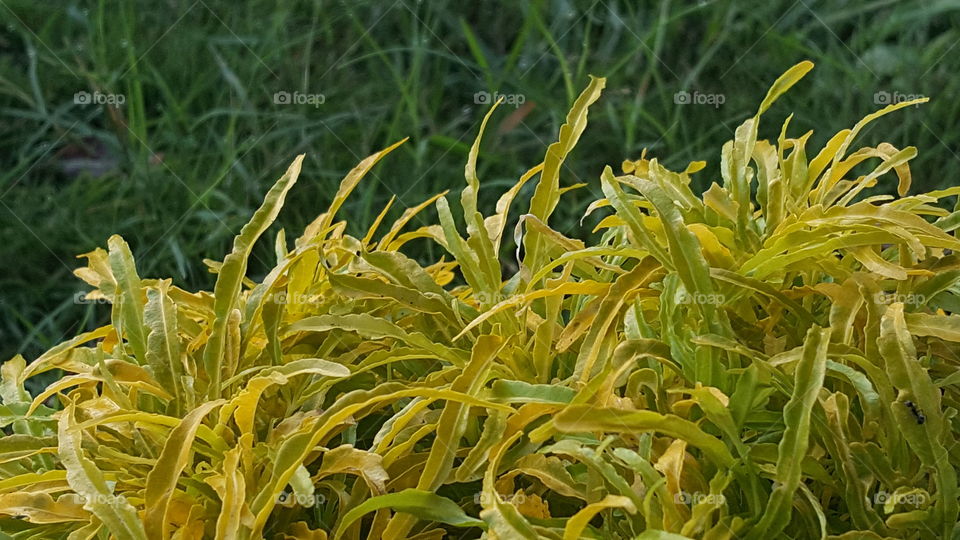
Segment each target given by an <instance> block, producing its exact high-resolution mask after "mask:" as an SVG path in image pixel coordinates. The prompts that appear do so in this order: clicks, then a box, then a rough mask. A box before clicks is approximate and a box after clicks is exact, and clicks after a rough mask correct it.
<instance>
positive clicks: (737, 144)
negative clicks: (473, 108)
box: [0, 62, 960, 539]
mask: <svg viewBox="0 0 960 540" xmlns="http://www.w3.org/2000/svg"><path fill="white" fill-rule="evenodd" d="M811 68H812V64H810V63H809V62H804V63H801V64H798V65H797V66H794V67H793V68H792V69H790V70H789V71H787V72H786V73H785V74H784V75H783V76H781V77H780V78H779V79H778V80H777V81H776V82H775V83H774V85H773V87H772V88H771V90H770V91H769V93H768V94H767V97H766V99H764V101H763V102H762V104H761V105H760V107H759V109H758V111H757V114H756V115H755V116H754V117H752V118H750V119H748V120H747V121H746V122H744V123H743V124H742V125H741V126H740V127H739V128H738V129H737V130H736V136H735V139H734V140H733V141H730V142H728V143H727V144H726V145H724V147H723V151H722V157H721V169H722V175H723V186H722V187H721V186H720V185H716V184H714V185H713V186H711V188H710V189H709V190H707V191H706V192H705V193H704V194H703V197H702V198H698V197H696V196H695V195H694V194H693V193H692V191H691V190H690V188H689V184H690V175H691V174H694V173H695V172H696V171H697V170H699V169H700V168H702V166H703V163H699V162H698V163H692V164H691V165H690V166H689V167H687V168H686V170H684V171H682V172H673V171H669V170H667V169H665V168H664V167H663V166H661V165H660V164H659V163H658V162H657V160H655V159H647V158H646V156H643V157H641V159H639V160H636V161H627V162H624V163H623V166H622V168H623V171H624V174H623V175H620V176H616V175H615V174H614V172H613V170H612V169H611V168H610V167H607V168H605V169H604V171H603V173H602V175H601V178H600V181H601V185H602V188H603V192H604V194H605V195H606V198H605V199H602V200H599V201H596V202H595V203H594V204H593V205H591V206H590V208H589V210H588V212H587V213H588V214H589V213H593V212H596V211H601V210H607V211H609V210H612V212H610V213H609V215H607V216H606V217H604V218H603V219H602V220H601V221H600V222H599V224H598V225H597V230H598V231H603V232H602V235H601V237H600V239H599V241H598V242H596V243H595V244H594V245H585V244H584V243H583V242H581V241H579V240H574V239H570V238H567V237H564V236H563V235H561V234H560V233H559V232H557V231H555V230H553V229H551V228H550V227H549V225H548V221H549V218H550V215H551V214H552V213H553V211H554V209H555V208H556V207H557V205H558V204H559V201H560V199H561V196H562V195H563V193H564V192H566V191H568V190H569V189H572V188H570V187H561V186H560V183H559V176H560V171H561V169H562V167H563V165H564V160H565V158H566V156H567V154H568V153H569V152H570V150H571V149H572V148H573V147H574V145H575V144H576V143H577V140H578V139H579V138H580V136H581V134H582V133H583V131H584V129H585V127H586V122H587V110H588V107H589V106H590V105H591V104H592V103H593V102H595V101H596V100H597V99H598V98H599V96H600V92H601V90H602V88H603V86H604V80H603V79H593V80H592V81H591V83H590V85H589V87H588V88H587V89H586V90H585V91H584V92H583V93H582V94H581V95H580V97H579V99H578V100H577V101H576V103H575V104H574V107H573V109H572V110H571V111H570V113H569V115H568V116H567V123H566V124H565V125H564V126H563V127H562V129H561V130H560V136H559V140H558V141H557V142H556V143H554V144H552V145H550V147H549V148H548V149H547V153H546V157H545V159H544V161H543V162H542V163H541V164H539V165H537V166H536V167H534V168H532V169H530V170H529V171H528V172H527V173H526V174H524V175H523V177H522V178H520V179H519V181H518V182H517V183H516V185H515V186H514V187H513V188H512V189H510V190H509V191H507V192H506V193H504V194H503V195H502V196H501V198H500V200H499V202H498V204H497V207H496V213H495V214H493V215H490V216H487V217H484V216H483V215H481V214H480V213H479V211H478V210H477V192H478V189H479V180H478V179H477V175H476V159H477V155H478V153H479V146H480V136H478V137H477V140H476V142H475V143H474V145H473V147H472V151H471V153H470V156H469V159H468V162H467V165H466V168H465V175H466V180H467V186H466V188H465V189H464V190H463V192H462V194H461V205H462V208H463V209H464V212H463V216H462V217H463V223H464V224H465V226H466V233H467V234H466V237H464V236H463V235H462V233H461V231H460V230H459V227H458V224H457V219H455V217H454V216H453V214H452V212H451V210H450V207H449V205H448V202H447V200H446V198H444V197H440V196H438V197H433V198H431V199H429V200H427V201H426V202H424V203H423V204H422V205H420V206H418V207H416V208H412V209H410V210H408V211H407V212H405V213H404V215H403V216H402V217H401V218H400V219H399V220H397V221H396V222H395V223H394V224H393V225H392V226H391V227H390V228H389V230H387V231H386V232H383V233H380V231H381V230H382V229H385V227H384V226H383V224H382V223H381V220H377V222H376V223H375V224H374V225H373V226H372V227H371V228H370V230H369V232H367V234H366V235H365V236H364V237H363V238H354V237H351V236H349V235H347V234H345V232H344V231H345V223H344V222H343V221H337V220H336V218H337V211H338V209H339V208H340V207H341V205H342V204H343V202H344V200H345V199H346V198H347V196H348V195H349V194H350V192H351V191H352V190H353V189H354V188H355V187H356V186H357V184H358V183H359V182H360V180H361V179H362V178H363V176H364V175H365V173H367V172H368V171H369V170H370V169H371V168H372V167H373V166H374V165H375V164H376V163H377V162H378V161H379V160H380V159H381V158H383V157H385V156H386V155H387V154H388V153H389V152H390V151H391V150H393V149H394V148H396V146H397V145H394V146H391V147H390V148H387V149H385V150H383V151H381V152H378V153H376V154H374V155H371V156H370V157H368V158H366V159H365V160H363V161H362V162H361V163H360V164H359V165H358V166H357V167H356V168H355V169H354V170H352V171H351V172H350V173H349V174H348V175H347V177H346V178H345V179H344V180H343V182H342V184H341V186H340V189H339V191H338V192H337V193H336V195H335V197H334V199H333V203H332V205H331V207H330V209H329V210H328V211H327V212H326V213H324V214H322V215H321V216H320V217H318V218H317V219H316V220H315V221H314V222H313V223H311V224H310V225H309V226H307V228H306V230H305V232H304V233H303V235H302V236H300V237H299V238H298V239H297V240H296V241H295V243H294V245H293V247H292V249H291V248H290V247H289V246H288V242H287V241H286V238H285V235H284V233H283V231H280V233H279V234H278V235H277V238H276V244H275V246H276V256H277V264H276V266H275V268H274V269H273V270H272V271H271V272H270V273H269V274H268V275H267V276H266V277H265V278H264V279H263V280H262V281H261V282H260V283H254V282H252V281H250V280H249V279H248V278H247V277H246V266H247V259H248V257H249V256H250V253H251V248H252V246H253V244H254V242H256V241H257V239H258V238H259V237H260V236H262V235H263V234H264V233H265V231H266V230H267V229H268V227H269V226H270V225H271V223H273V221H274V219H275V218H276V216H277V213H278V212H279V210H280V207H281V205H282V204H283V201H284V198H285V196H286V195H287V193H288V192H289V190H290V189H291V188H292V187H293V185H294V183H295V182H296V180H297V176H298V173H299V170H300V163H301V159H302V156H301V157H300V158H297V160H295V161H294V163H293V164H292V165H291V166H290V168H289V170H288V171H287V173H286V174H285V175H284V176H283V177H282V178H281V179H280V180H279V181H278V182H277V183H276V185H274V187H273V188H272V189H271V190H270V192H269V193H268V194H267V196H266V199H265V201H264V203H263V205H262V206H261V207H260V209H259V210H258V211H257V212H256V213H255V214H254V216H253V218H252V219H251V221H250V222H249V223H248V224H247V225H246V226H245V227H244V228H243V230H242V231H241V233H240V234H239V235H238V236H237V237H236V239H235V242H234V245H233V250H232V251H231V253H230V254H228V255H227V256H226V257H225V258H224V260H223V262H222V263H221V262H210V263H209V264H210V266H211V269H212V270H214V271H215V272H217V274H218V278H217V282H216V286H215V289H214V291H213V292H212V293H210V292H197V293H192V292H188V291H186V290H183V289H180V288H178V287H176V286H174V285H172V284H171V282H170V281H169V280H154V279H141V278H140V277H139V275H138V274H137V271H136V268H135V264H134V260H133V257H132V255H131V252H130V249H129V248H128V246H127V244H126V243H125V242H124V241H123V240H122V239H121V238H119V237H116V236H115V237H112V238H111V239H110V241H109V245H108V248H109V249H108V250H103V249H97V250H95V251H93V252H91V253H87V254H86V255H85V257H86V259H87V266H86V267H85V268H82V269H80V270H78V271H77V274H78V276H79V277H81V278H82V279H83V280H85V281H86V282H87V283H89V284H90V285H92V286H93V287H94V290H93V291H92V292H91V293H90V294H89V295H88V298H90V299H91V300H103V301H107V302H109V303H110V304H111V310H112V311H111V314H112V324H110V325H107V326H104V327H102V328H98V329H96V330H94V331H92V332H88V333H85V334H82V335H79V336H77V337H75V338H74V339H71V340H69V341H67V342H65V343H63V344H61V345H58V346H56V347H54V348H53V349H51V350H49V351H48V352H46V353H45V354H43V355H42V356H41V357H40V358H38V359H36V360H35V361H34V362H32V363H30V364H29V365H27V364H26V362H25V361H24V359H23V358H21V357H17V358H14V359H13V360H11V361H9V362H7V363H6V364H4V366H3V372H2V375H3V384H2V387H0V390H2V399H3V409H2V417H3V426H4V429H5V430H6V433H7V434H6V435H5V436H4V437H3V438H2V439H0V441H2V442H0V455H2V460H0V461H2V463H0V514H2V515H4V516H6V517H4V518H2V519H0V528H2V530H3V531H4V532H5V533H6V534H7V535H10V536H12V537H15V538H21V537H23V538H27V537H30V538H35V537H43V538H59V537H67V536H68V535H70V538H92V537H101V538H106V537H108V536H111V535H112V536H113V537H116V538H169V537H171V536H173V537H176V538H201V537H216V538H259V537H261V536H266V537H270V538H291V537H296V538H327V537H328V535H329V536H330V537H332V538H358V537H361V536H363V537H368V538H413V537H416V538H438V537H440V536H442V535H444V534H451V535H460V536H464V537H468V536H473V537H476V536H479V535H480V534H481V531H486V535H487V536H488V537H490V538H536V537H546V538H563V539H569V538H581V537H587V538H677V537H683V536H688V537H698V538H732V537H741V536H742V537H746V538H774V537H779V536H783V535H786V534H789V535H790V536H792V537H796V538H821V537H825V536H831V535H833V536H840V535H843V536H844V537H845V538H853V537H856V538H878V537H883V536H892V537H899V538H904V537H916V538H946V537H950V536H951V535H956V534H957V533H958V529H957V528H956V527H955V525H956V523H957V518H958V493H960V492H958V488H957V476H956V469H955V467H954V464H955V463H956V462H957V457H958V451H960V450H958V447H957V446H956V432H957V427H956V422H957V419H956V408H957V400H958V397H960V396H958V386H957V382H960V375H958V373H960V369H958V368H960V353H958V347H957V345H956V343H957V342H960V316H958V315H951V314H948V313H952V312H955V311H957V306H958V302H960V296H958V293H960V291H958V286H957V281H958V280H960V259H958V257H957V256H956V255H954V254H953V250H956V249H958V248H960V241H958V240H957V238H956V237H955V236H954V235H953V234H951V233H952V232H953V231H954V230H955V229H956V228H957V227H958V226H960V212H954V213H950V212H948V211H946V210H943V209H942V208H940V207H938V206H936V203H937V201H938V200H941V199H944V198H947V197H950V196H953V195H957V194H958V193H960V189H958V188H952V189H947V190H942V191H938V192H933V193H928V194H925V195H915V196H906V193H907V191H908V189H909V187H910V183H911V177H910V169H909V166H908V162H909V160H910V159H911V158H912V157H913V156H915V155H916V149H915V148H913V147H908V148H905V149H902V150H900V149H897V148H894V147H893V146H892V145H890V144H886V143H883V144H880V145H878V146H876V147H873V148H862V149H860V150H857V151H854V152H851V151H850V147H851V144H852V141H853V140H854V139H855V137H856V136H857V134H858V133H859V132H860V131H861V130H862V128H863V127H864V126H865V125H866V124H867V123H868V122H871V121H873V120H875V119H877V118H878V117H880V116H882V115H884V114H887V113H889V112H892V111H894V110H896V109H900V108H903V107H906V106H910V105H914V104H916V103H917V101H910V102H903V103H898V104H894V105H890V106H888V107H886V108H884V109H882V110H880V111H878V112H876V113H874V114H872V115H870V116H868V117H867V118H865V119H864V120H863V121H862V122H860V123H859V124H857V125H856V126H855V127H854V128H853V129H849V130H843V131H841V132H840V133H837V134H836V135H835V136H834V137H833V138H831V139H830V140H829V142H828V143H827V144H826V145H825V147H824V148H823V149H822V150H820V151H818V152H817V153H816V155H814V157H813V158H812V159H808V158H807V154H806V149H805V144H806V141H807V138H808V137H809V136H810V133H806V134H804V135H803V136H801V137H799V138H790V137H789V136H788V126H789V118H788V120H787V122H785V123H784V124H783V128H782V130H781V132H780V136H779V138H778V139H777V140H776V141H775V142H774V143H770V142H768V141H765V140H757V128H758V122H759V120H760V117H761V115H762V114H763V113H764V112H765V111H766V110H767V109H768V108H769V106H770V105H771V104H772V103H773V102H774V101H775V100H776V99H777V98H778V97H779V96H780V95H781V94H783V93H784V92H785V91H786V90H788V89H789V88H790V87H791V86H792V85H793V84H795V83H796V82H797V81H798V80H799V79H800V78H802V77H803V76H804V75H805V74H806V73H807V72H808V71H809V70H810V69H811ZM918 101H922V100H918ZM495 108H496V107H494V108H493V109H491V111H490V113H488V115H487V117H486V118H487V119H489V118H490V115H491V114H492V113H493V110H494V109H495ZM485 124H486V121H484V124H483V125H485ZM482 131H483V127H481V135H482ZM398 144H399V143H398ZM867 160H874V161H875V162H876V164H875V166H874V167H873V168H872V169H871V168H867V169H866V170H865V171H864V174H862V175H855V174H854V172H853V171H859V170H860V169H863V168H864V167H865V166H866V163H865V162H866V161H867ZM890 172H893V173H894V174H896V176H897V177H898V180H899V189H898V192H899V194H900V197H899V198H893V197H889V196H877V197H869V198H862V197H861V192H862V191H863V190H864V189H866V188H868V187H870V186H872V185H874V184H875V183H876V181H877V178H878V177H879V176H880V175H883V174H886V173H890ZM538 175H539V179H538V182H537V183H536V189H535V191H534V194H533V197H532V199H531V202H530V207H529V210H528V212H527V213H526V214H524V215H522V216H521V217H520V219H519V221H518V223H517V226H516V228H515V237H516V238H517V244H518V245H520V246H522V249H520V250H518V253H517V263H518V264H519V270H518V271H517V272H515V273H514V274H513V275H512V276H504V275H503V274H504V269H503V267H502V266H501V264H500V257H499V253H500V252H501V242H502V240H503V237H504V234H505V233H506V232H507V229H508V227H507V224H508V213H509V210H510V207H511V202H512V201H513V199H514V198H515V196H516V195H517V194H518V192H519V191H520V189H521V188H522V186H523V185H524V184H525V183H527V182H529V181H530V180H532V179H533V178H534V177H535V176H538ZM848 177H849V178H848ZM861 199H862V200H861ZM434 204H435V205H436V207H437V210H438V213H439V224H438V225H432V226H428V227H423V228H420V229H417V230H412V231H410V230H405V226H406V225H407V223H408V222H409V221H410V219H411V218H412V217H413V216H414V215H415V214H416V213H418V212H420V211H421V210H424V209H425V208H427V207H429V206H431V205H434ZM926 216H933V217H937V218H939V219H937V220H936V221H935V222H934V223H931V222H930V221H928V220H927V219H925V217H926ZM424 238H426V239H429V240H432V241H435V242H436V243H437V244H439V245H440V246H442V247H443V248H444V249H445V250H446V251H447V252H448V253H449V254H450V256H451V257H452V260H446V259H441V260H439V261H437V262H435V263H433V264H431V265H428V266H422V265H420V264H418V263H417V262H415V261H414V260H413V259H410V258H408V257H406V256H404V255H403V254H402V252H401V249H402V248H403V246H404V244H406V243H407V242H410V241H411V240H416V239H424ZM521 252H522V255H521ZM55 369H56V370H62V371H63V372H64V373H65V374H66V375H65V376H63V377H62V378H60V379H59V380H57V381H56V382H54V383H53V384H51V385H50V386H49V387H48V388H47V389H46V390H45V391H44V392H42V393H41V394H40V395H38V396H36V397H35V398H33V399H31V396H30V395H29V394H28V393H27V392H26V391H25V390H24V386H23V384H24V381H25V380H26V379H28V378H29V377H33V376H36V375H38V374H41V373H44V372H47V371H50V370H55ZM53 397H56V398H57V405H56V406H52V405H51V404H50V401H49V400H50V399H51V398H53ZM664 531H665V532H664ZM638 535H639V536H638ZM678 535H682V536H678Z"/></svg>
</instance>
